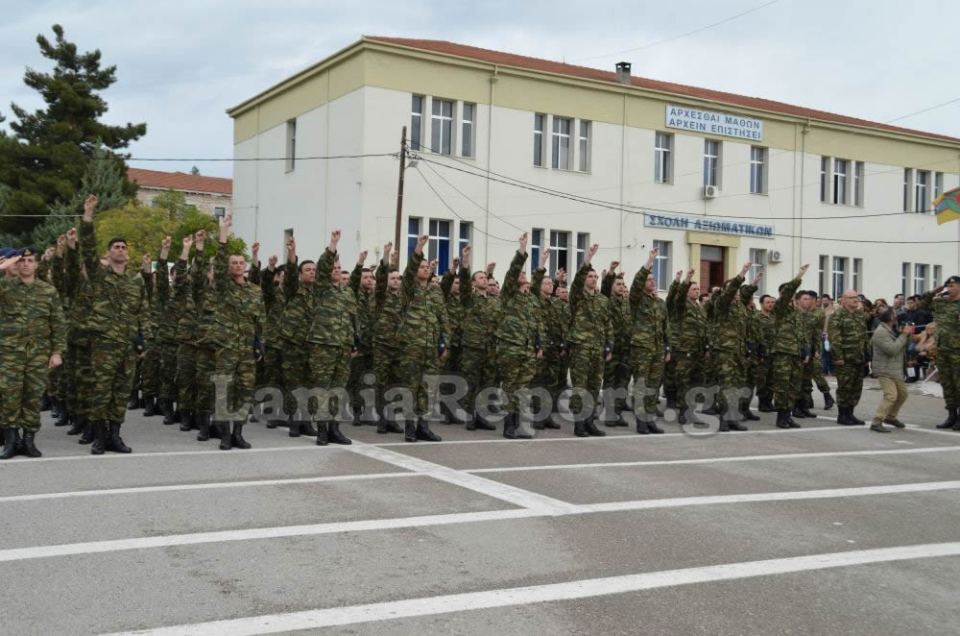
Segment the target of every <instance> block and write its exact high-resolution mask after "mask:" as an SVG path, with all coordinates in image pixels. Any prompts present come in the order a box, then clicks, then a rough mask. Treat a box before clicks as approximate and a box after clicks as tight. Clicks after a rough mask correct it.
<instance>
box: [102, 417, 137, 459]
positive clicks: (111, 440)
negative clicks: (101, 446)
mask: <svg viewBox="0 0 960 636" xmlns="http://www.w3.org/2000/svg"><path fill="white" fill-rule="evenodd" d="M109 426H110V435H109V437H108V438H107V450H108V451H113V452H114V453H132V452H133V449H131V448H130V447H129V446H127V445H126V444H124V443H123V438H121V437H120V422H110V424H109Z"/></svg>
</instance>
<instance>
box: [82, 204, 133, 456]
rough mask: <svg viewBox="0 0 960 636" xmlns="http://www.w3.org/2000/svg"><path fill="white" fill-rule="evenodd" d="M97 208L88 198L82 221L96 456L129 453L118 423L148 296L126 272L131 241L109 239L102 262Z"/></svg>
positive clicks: (122, 412)
mask: <svg viewBox="0 0 960 636" xmlns="http://www.w3.org/2000/svg"><path fill="white" fill-rule="evenodd" d="M96 206H97V198H96V197H95V196H93V195H90V196H88V197H87V199H86V201H85V202H84V210H83V222H82V223H81V224H80V252H81V254H82V257H83V264H84V268H85V269H86V273H87V280H86V282H85V285H87V287H88V288H89V290H90V295H91V300H92V307H91V312H90V317H89V321H88V323H87V326H88V328H89V329H90V331H91V343H92V355H91V367H92V369H93V378H92V385H93V386H92V393H91V397H90V420H91V422H92V424H91V426H92V429H93V437H94V441H93V444H92V446H91V447H90V452H91V453H92V454H94V455H101V454H103V452H104V451H106V450H111V451H115V452H118V453H129V452H130V448H129V447H128V446H127V445H126V444H124V443H123V439H122V438H121V437H120V427H121V426H122V425H123V421H124V417H125V415H126V401H127V397H128V395H129V393H130V387H131V386H132V385H133V372H134V368H135V362H136V353H135V351H134V346H133V343H134V340H135V337H136V335H137V333H138V332H139V330H140V318H141V314H142V312H143V310H144V300H145V296H144V289H143V279H142V278H140V277H139V276H137V275H135V274H132V273H130V272H127V262H128V261H129V257H128V255H127V243H126V241H125V240H123V239H121V238H114V239H111V240H110V242H109V244H108V247H107V259H108V263H107V265H106V266H103V265H101V264H100V259H99V257H98V255H97V240H96V236H95V235H94V229H93V212H94V210H95V209H96Z"/></svg>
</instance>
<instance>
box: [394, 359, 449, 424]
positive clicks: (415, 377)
mask: <svg viewBox="0 0 960 636" xmlns="http://www.w3.org/2000/svg"><path fill="white" fill-rule="evenodd" d="M439 369H440V363H439V361H438V360H437V350H436V349H435V348H434V347H433V346H429V345H422V344H410V343H408V344H407V345H406V346H404V347H401V348H400V349H398V350H397V358H396V376H395V378H396V384H397V386H398V387H401V388H403V389H406V390H407V391H409V392H410V394H411V395H412V396H413V404H414V409H415V411H416V415H418V416H420V417H426V416H427V415H429V414H430V408H431V407H432V406H433V405H434V404H435V403H436V399H437V398H436V395H433V390H434V389H435V388H436V387H435V386H431V385H430V384H429V383H428V382H427V379H426V376H428V375H432V374H435V373H437V372H438V371H439ZM410 415H413V413H411V414H410Z"/></svg>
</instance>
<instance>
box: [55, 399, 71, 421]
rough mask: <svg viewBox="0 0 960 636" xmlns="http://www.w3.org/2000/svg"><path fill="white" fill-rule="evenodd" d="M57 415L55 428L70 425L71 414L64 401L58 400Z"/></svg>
mask: <svg viewBox="0 0 960 636" xmlns="http://www.w3.org/2000/svg"><path fill="white" fill-rule="evenodd" d="M56 404H57V413H56V415H54V420H55V421H54V423H53V425H54V426H66V425H67V424H69V423H70V414H69V413H67V405H66V404H65V403H64V401H63V400H56Z"/></svg>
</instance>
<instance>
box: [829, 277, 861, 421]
mask: <svg viewBox="0 0 960 636" xmlns="http://www.w3.org/2000/svg"><path fill="white" fill-rule="evenodd" d="M828 331H829V338H830V351H831V352H832V354H833V366H834V368H835V369H836V374H837V424H842V425H845V426H863V425H864V424H865V422H864V421H863V420H861V419H859V418H858V417H857V416H856V415H854V413H853V409H854V408H855V407H856V406H857V403H858V402H859V401H860V394H861V393H862V392H863V363H864V358H865V354H866V350H867V345H868V343H869V336H868V333H867V324H866V321H865V320H864V316H863V312H861V311H860V297H859V296H858V295H857V292H856V290H853V289H848V290H847V291H845V292H843V296H841V298H840V308H839V309H837V311H835V312H834V313H833V315H832V316H830V324H829V326H828Z"/></svg>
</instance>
